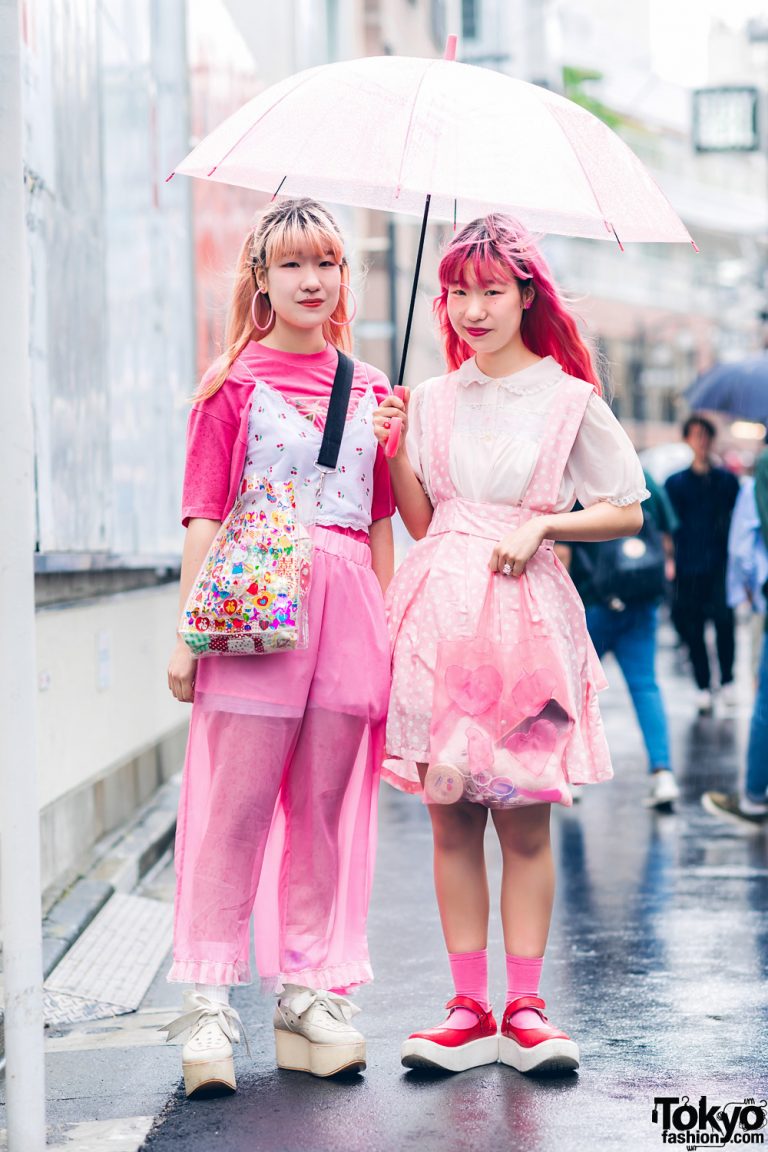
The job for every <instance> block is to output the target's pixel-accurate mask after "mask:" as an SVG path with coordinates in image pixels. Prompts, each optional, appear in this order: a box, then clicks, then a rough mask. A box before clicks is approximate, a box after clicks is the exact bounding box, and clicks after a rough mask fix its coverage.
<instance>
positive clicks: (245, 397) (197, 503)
mask: <svg viewBox="0 0 768 1152" xmlns="http://www.w3.org/2000/svg"><path fill="white" fill-rule="evenodd" d="M337 363H338V357H337V355H336V349H335V348H334V347H333V346H332V345H331V344H326V346H325V349H324V350H323V351H322V352H316V353H312V354H311V355H308V356H306V355H300V354H298V353H292V352H278V351H276V350H275V349H274V348H265V347H264V346H263V345H262V344H260V343H258V342H257V341H253V340H252V341H251V342H250V343H249V344H247V345H246V347H245V348H244V349H243V351H242V353H241V354H240V356H239V357H238V359H237V360H236V361H235V362H234V364H233V365H232V368H231V369H230V373H229V375H228V376H227V379H226V380H225V381H224V383H223V384H222V386H221V388H220V389H219V390H218V392H216V393H215V394H214V395H213V396H211V397H210V398H209V399H208V400H202V401H199V402H198V403H196V404H195V405H194V407H193V408H192V411H191V412H190V414H189V423H188V425H187V460H186V467H185V471H184V494H183V498H182V511H181V515H182V523H183V524H184V527H186V526H187V524H188V523H189V521H190V520H192V519H194V518H196V517H200V518H203V519H206V520H223V519H224V517H225V516H226V515H227V513H228V512H229V510H230V509H231V507H232V504H233V503H234V499H235V496H236V494H237V489H238V486H239V484H240V478H241V476H242V473H243V466H244V464H245V456H246V448H247V445H248V415H249V412H250V402H251V396H252V393H253V388H254V377H256V379H257V380H263V381H264V382H265V383H266V384H268V385H269V386H270V387H271V388H274V389H275V391H277V392H280V393H281V394H282V395H283V396H284V397H285V398H286V399H287V400H290V401H291V402H298V403H297V407H299V408H300V410H301V411H303V412H306V411H308V410H309V409H310V408H311V410H312V411H314V412H315V413H316V417H315V423H316V424H317V426H318V427H320V428H322V427H323V425H324V423H325V413H326V411H327V408H328V399H329V397H330V394H331V388H332V386H333V378H334V376H335V374H336V365H337ZM249 369H250V371H249ZM215 371H216V369H215V367H214V368H210V369H209V370H208V372H207V373H206V377H205V378H204V380H205V379H208V378H211V377H213V375H214V374H215ZM369 387H371V388H373V391H374V393H375V395H376V398H377V400H378V401H379V402H381V401H382V400H383V399H384V397H385V396H386V395H387V394H388V392H389V384H388V382H387V378H386V376H385V375H384V374H383V373H382V372H380V371H379V370H378V369H377V368H374V367H373V366H372V365H370V364H364V363H363V362H362V361H360V360H355V371H354V376H353V379H352V394H351V397H350V401H349V411H350V412H353V411H354V409H355V406H356V404H357V403H359V401H360V400H361V398H362V397H363V396H364V395H365V393H366V392H367V390H368V388H369ZM394 510H395V502H394V497H393V495H392V485H391V483H390V479H389V468H388V466H387V461H386V459H385V457H384V453H383V452H382V450H381V446H380V445H379V446H378V449H377V452H376V463H375V465H374V471H373V491H372V494H371V521H372V522H373V521H374V520H381V519H383V518H384V517H386V516H392V515H393V513H394Z"/></svg>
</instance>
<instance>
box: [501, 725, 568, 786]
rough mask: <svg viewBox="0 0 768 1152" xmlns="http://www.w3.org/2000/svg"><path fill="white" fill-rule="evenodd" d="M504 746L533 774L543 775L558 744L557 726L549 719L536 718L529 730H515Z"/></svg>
mask: <svg viewBox="0 0 768 1152" xmlns="http://www.w3.org/2000/svg"><path fill="white" fill-rule="evenodd" d="M504 746H505V748H506V749H507V750H508V751H509V752H511V753H512V755H513V756H516V757H517V758H518V759H519V760H521V761H522V763H523V765H524V767H525V769H526V771H528V772H530V773H531V775H532V776H541V775H542V774H543V772H544V770H545V768H546V767H547V764H548V762H549V759H550V757H551V755H552V753H553V752H554V750H555V748H556V746H557V728H556V727H555V725H554V724H552V723H550V721H549V720H534V722H533V724H531V726H530V728H529V729H528V731H527V732H513V733H512V735H511V736H509V737H508V738H507V740H506V741H505V742H504Z"/></svg>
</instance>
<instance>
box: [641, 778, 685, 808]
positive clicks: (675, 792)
mask: <svg viewBox="0 0 768 1152" xmlns="http://www.w3.org/2000/svg"><path fill="white" fill-rule="evenodd" d="M679 798H680V789H679V788H678V786H677V780H675V777H674V775H673V773H672V771H671V770H670V769H669V768H659V769H658V770H657V771H656V772H654V773H653V774H652V775H651V790H650V792H649V793H648V796H647V797H646V800H645V803H646V806H647V807H648V808H671V807H672V805H673V804H674V802H675V800H679Z"/></svg>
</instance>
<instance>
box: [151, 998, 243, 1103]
mask: <svg viewBox="0 0 768 1152" xmlns="http://www.w3.org/2000/svg"><path fill="white" fill-rule="evenodd" d="M184 1007H185V1009H186V1011H185V1013H184V1014H183V1015H182V1016H178V1017H177V1018H176V1019H175V1020H172V1021H171V1023H170V1024H168V1025H167V1027H166V1029H165V1030H166V1032H167V1033H168V1039H169V1040H176V1039H178V1037H180V1036H184V1035H185V1034H187V1033H188V1034H189V1038H188V1040H187V1042H186V1044H185V1045H184V1047H183V1048H182V1051H181V1067H182V1070H183V1072H184V1089H185V1091H186V1094H187V1096H192V1095H193V1094H194V1093H195V1092H199V1091H202V1090H203V1089H208V1090H216V1089H217V1088H218V1089H225V1090H228V1091H230V1092H234V1091H235V1089H236V1087H237V1083H236V1081H235V1063H234V1060H233V1059H232V1044H233V1043H238V1042H239V1040H240V1034H241V1032H242V1036H243V1040H244V1041H245V1047H246V1051H247V1052H248V1053H249V1055H250V1048H249V1047H248V1038H247V1036H246V1035H245V1030H244V1028H243V1024H242V1021H241V1020H240V1017H239V1016H238V1014H237V1012H236V1011H235V1009H234V1008H231V1007H230V1006H229V1004H220V1003H218V1002H216V1001H214V1000H209V999H208V997H207V996H203V995H202V994H201V993H200V992H186V993H185V995H184Z"/></svg>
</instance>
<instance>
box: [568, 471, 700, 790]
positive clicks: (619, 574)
mask: <svg viewBox="0 0 768 1152" xmlns="http://www.w3.org/2000/svg"><path fill="white" fill-rule="evenodd" d="M645 484H646V487H647V489H648V491H649V492H650V498H649V499H648V500H647V501H646V502H645V504H644V506H643V513H644V516H645V526H644V528H643V531H642V532H641V533H640V535H639V536H638V537H632V538H631V539H629V540H615V541H614V540H610V541H605V542H600V543H581V542H580V543H578V544H573V545H571V547H570V550H569V549H567V548H566V546H564V545H558V553H559V554H560V556H561V559H563V560H564V561H567V562H568V561H569V570H570V574H571V578H572V579H573V582H574V584H575V585H576V588H577V590H578V592H579V595H580V596H581V598H582V600H583V602H584V607H585V610H586V616H587V628H588V629H589V634H590V636H591V637H592V643H593V644H594V645H595V648H596V650H597V654H598V656H599V657H600V658H601V659H602V657H603V656H604V655H605V654H606V653H607V652H612V653H613V654H614V656H615V657H616V660H617V662H618V665H619V667H620V668H621V671H622V673H623V675H624V679H625V680H626V682H627V687H628V689H629V692H630V695H631V697H632V703H633V705H634V708H635V713H636V715H637V720H638V723H639V725H640V730H641V732H642V736H643V742H644V743H645V747H646V751H647V753H648V771H649V774H650V790H649V793H648V797H647V800H646V804H647V806H648V807H651V808H655V809H656V810H658V811H671V810H672V806H673V804H674V802H675V800H677V799H678V797H679V794H680V790H679V788H678V785H677V781H676V780H675V776H674V773H673V771H672V767H671V763H670V754H669V736H668V731H667V718H666V713H665V709H664V701H663V698H662V695H661V691H660V689H659V685H658V681H657V679H656V632H657V625H658V620H657V617H658V609H659V604H660V602H661V600H662V599H663V595H664V588H665V583H666V581H669V580H671V579H672V578H673V576H674V559H673V542H672V537H673V533H674V532H675V529H676V528H677V517H676V515H675V512H674V509H673V508H672V505H671V503H670V501H669V499H668V497H667V495H666V492H665V491H664V490H663V489H662V488H660V487H659V485H658V484H656V482H655V481H654V479H653V477H652V476H650V475H649V473H648V472H646V473H645ZM569 551H570V556H569V555H568V552H569Z"/></svg>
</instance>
